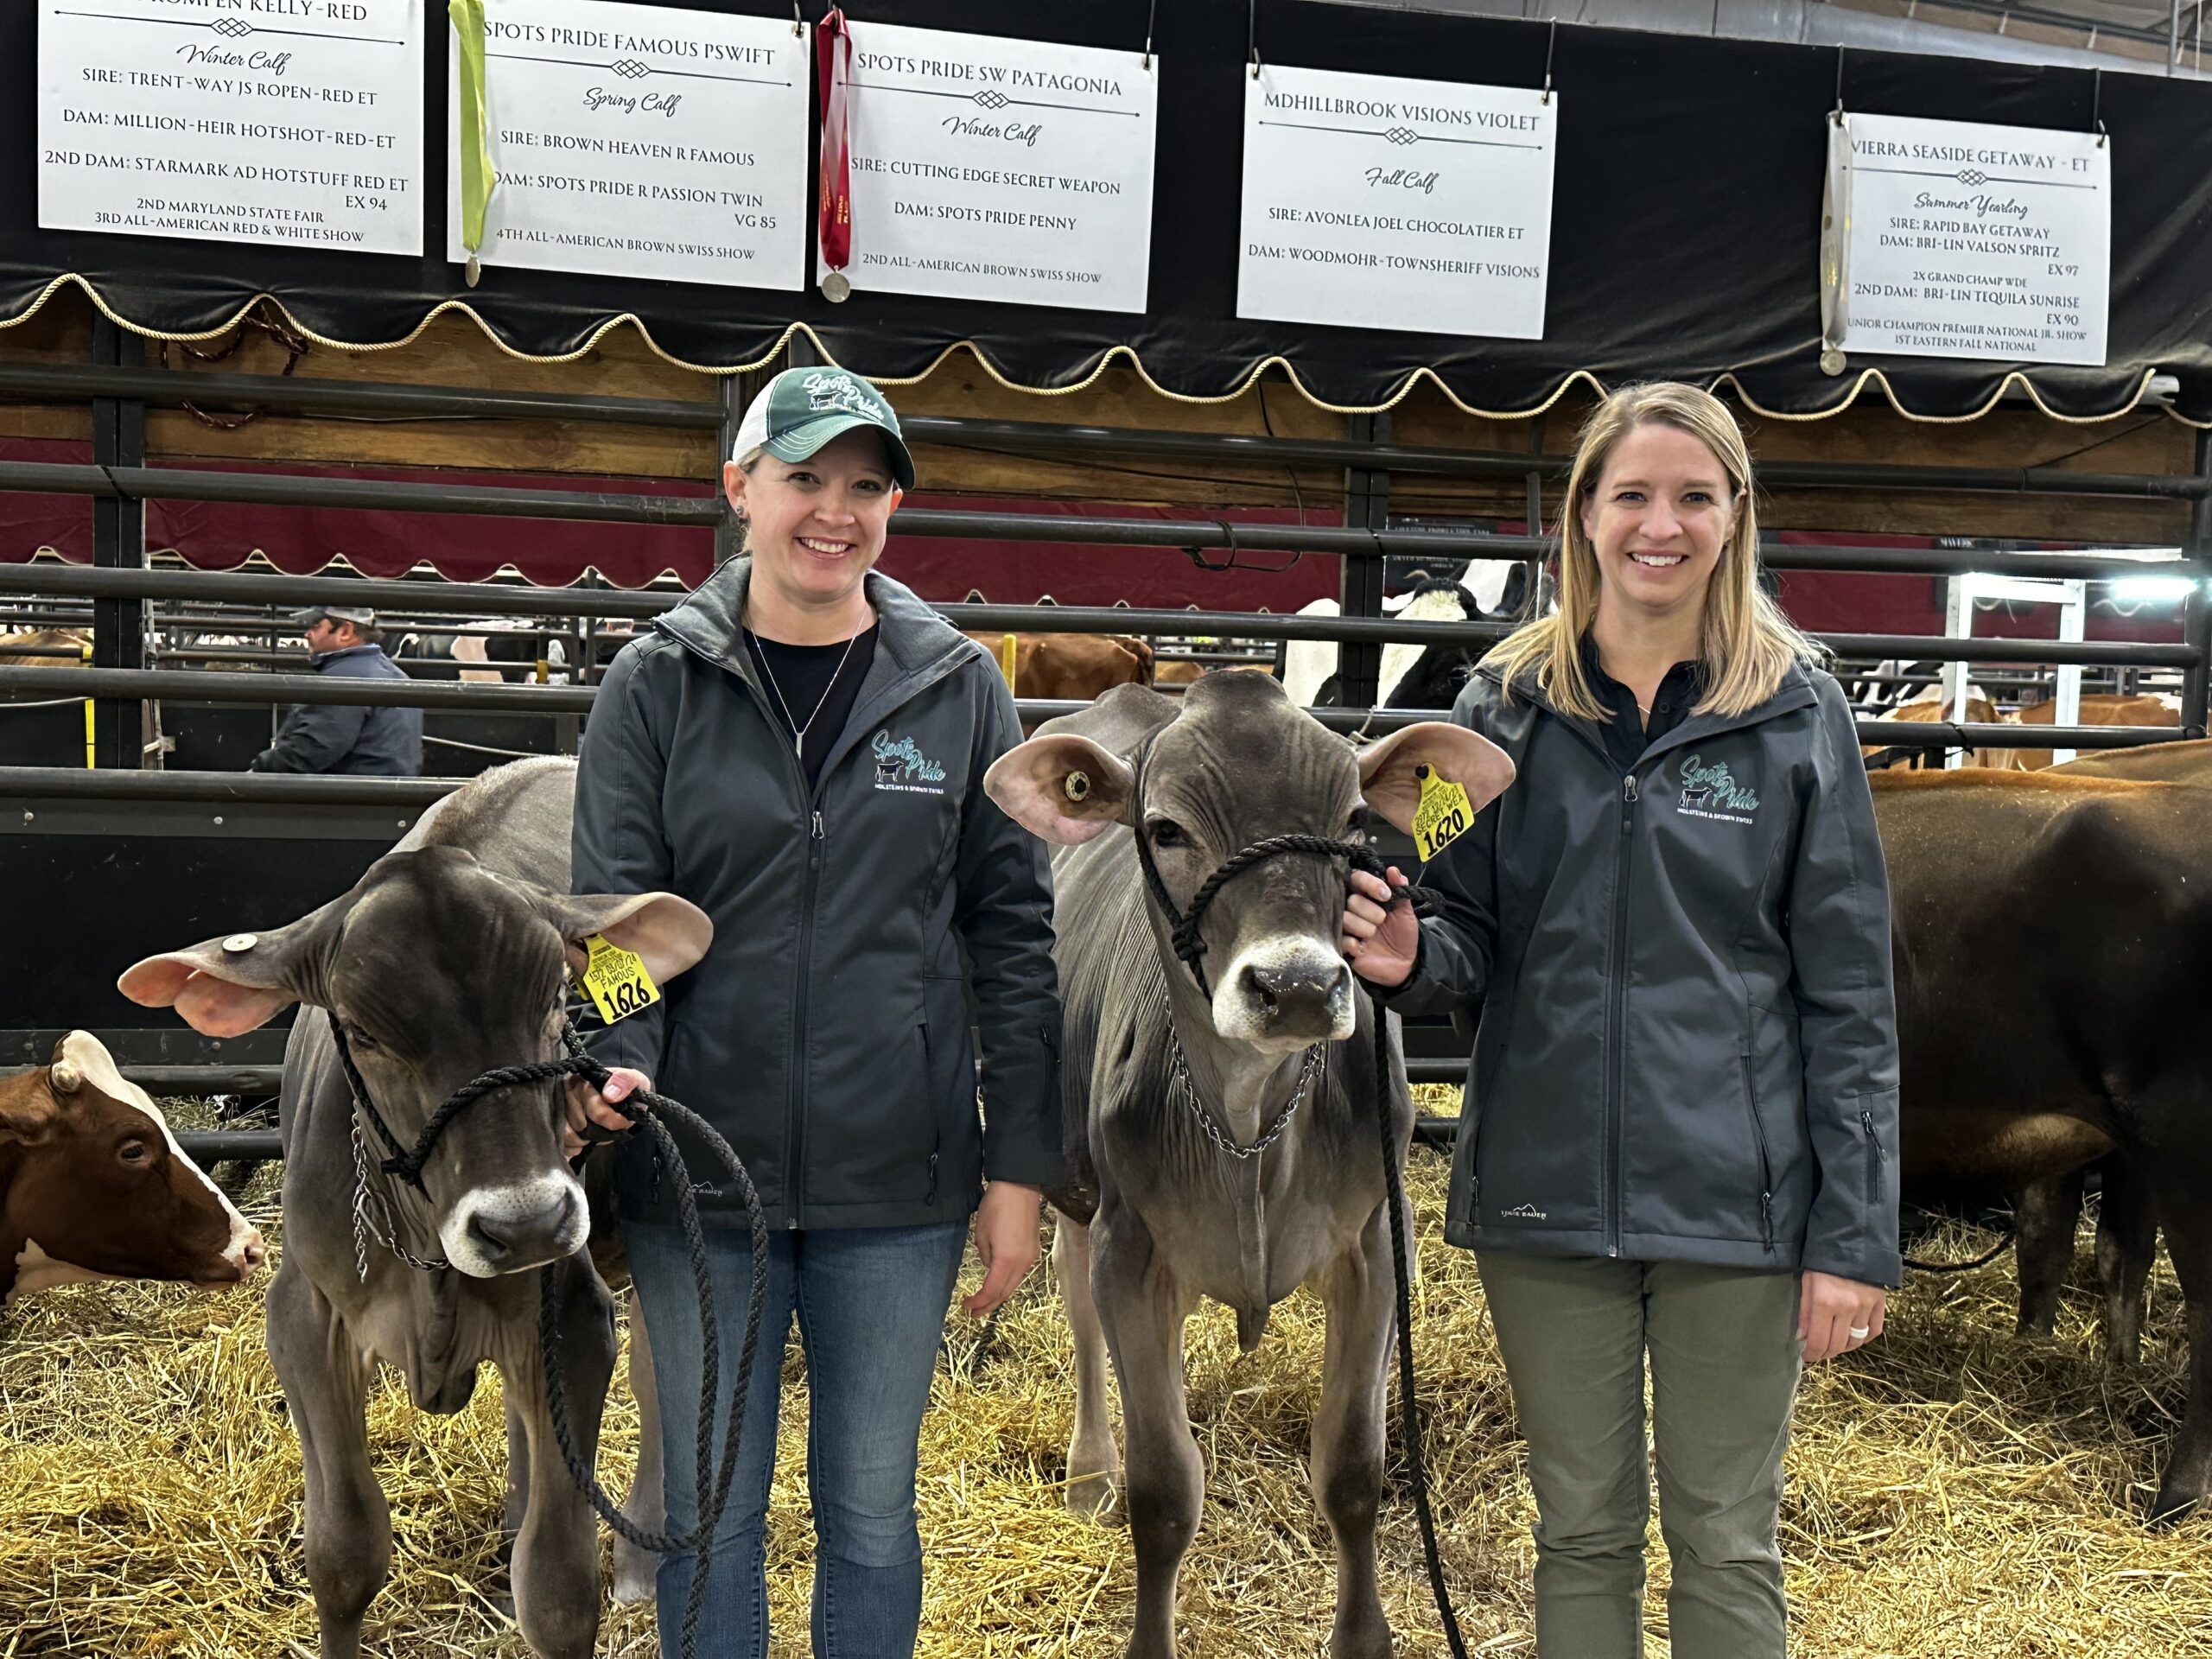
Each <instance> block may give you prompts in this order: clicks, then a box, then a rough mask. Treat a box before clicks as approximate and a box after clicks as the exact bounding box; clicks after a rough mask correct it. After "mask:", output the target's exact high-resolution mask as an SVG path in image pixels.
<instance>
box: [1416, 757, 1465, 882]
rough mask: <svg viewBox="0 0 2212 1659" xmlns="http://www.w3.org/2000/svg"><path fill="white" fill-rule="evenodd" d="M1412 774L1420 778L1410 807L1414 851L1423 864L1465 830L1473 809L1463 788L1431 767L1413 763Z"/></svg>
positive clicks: (1463, 833) (1462, 834)
mask: <svg viewBox="0 0 2212 1659" xmlns="http://www.w3.org/2000/svg"><path fill="white" fill-rule="evenodd" d="M1414 777H1416V778H1418V779H1421V800H1420V803H1419V804H1417V805H1416V806H1415V807H1414V851H1415V852H1417V853H1418V854H1420V855H1421V862H1422V863H1424V864H1426V863H1427V862H1428V861H1430V860H1431V859H1433V858H1434V857H1435V856H1436V855H1438V854H1439V853H1440V852H1442V851H1443V850H1444V849H1446V847H1449V846H1450V845H1451V844H1452V842H1455V841H1457V840H1458V839H1459V837H1460V836H1464V835H1465V834H1466V833H1467V829H1468V827H1469V826H1470V825H1471V824H1472V823H1474V821H1475V809H1474V806H1473V804H1472V803H1471V802H1470V801H1469V800H1468V799H1467V791H1465V789H1463V788H1461V787H1460V786H1459V785H1458V784H1455V783H1452V782H1450V781H1449V780H1448V779H1443V778H1440V777H1438V776H1437V775H1436V772H1435V769H1434V768H1433V767H1430V766H1416V767H1415V768H1414Z"/></svg>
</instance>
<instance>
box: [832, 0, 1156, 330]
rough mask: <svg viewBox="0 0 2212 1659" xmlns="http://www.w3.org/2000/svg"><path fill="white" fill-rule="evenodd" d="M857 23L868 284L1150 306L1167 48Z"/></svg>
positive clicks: (864, 284) (856, 93) (855, 111)
mask: <svg viewBox="0 0 2212 1659" xmlns="http://www.w3.org/2000/svg"><path fill="white" fill-rule="evenodd" d="M852 31H853V70H852V80H851V95H850V99H849V109H850V111H851V114H850V121H851V127H850V135H851V142H852V156H853V161H852V196H853V252H852V262H851V264H849V265H848V266H847V267H846V271H845V274H846V276H847V277H849V278H850V279H851V282H852V284H853V287H854V288H855V289H857V290H860V291H863V292H865V291H868V290H874V291H877V292H891V293H899V294H935V295H940V296H945V297H947V298H952V299H963V300H1003V301H1011V302H1014V303H1016V304H1021V305H1065V306H1077V307H1080V308H1084V309H1085V310H1092V311H1141V310H1143V309H1144V308H1145V304H1146V288H1147V279H1148V276H1149V273H1150V270H1151V265H1152V158H1153V132H1154V115H1155V113H1156V111H1157V110H1158V107H1159V91H1160V60H1159V58H1158V57H1156V56H1155V57H1154V59H1153V60H1152V61H1151V64H1150V66H1149V67H1147V66H1146V64H1145V62H1144V60H1143V59H1142V57H1141V55H1140V54H1137V53H1135V52H1109V51H1103V50H1098V49H1096V48H1090V47H1077V46H1053V45H1049V44H1041V43H1039V42H1037V41H1013V40H1002V39H1000V38H999V37H997V36H995V35H955V34H948V33H945V32H944V31H941V30H938V29H907V28H905V27H902V26H900V25H897V24H893V23H871V22H855V23H854V24H853V26H852Z"/></svg>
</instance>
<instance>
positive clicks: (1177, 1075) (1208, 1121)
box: [1167, 1018, 1325, 1162]
mask: <svg viewBox="0 0 2212 1659" xmlns="http://www.w3.org/2000/svg"><path fill="white" fill-rule="evenodd" d="M1324 1052H1325V1045H1324V1044H1321V1043H1316V1044H1314V1045H1313V1047H1311V1048H1309V1049H1307V1050H1306V1064H1305V1065H1304V1066H1303V1067H1301V1068H1300V1071H1299V1074H1298V1087H1297V1089H1296V1090H1295V1091H1294V1092H1293V1093H1292V1095H1291V1097H1290V1104H1288V1105H1287V1106H1286V1107H1284V1108H1283V1109H1282V1110H1281V1111H1280V1112H1278V1113H1276V1114H1275V1120H1274V1122H1272V1123H1270V1124H1269V1125H1268V1128H1267V1129H1266V1131H1265V1132H1264V1133H1262V1135H1260V1136H1259V1137H1258V1139H1256V1140H1255V1141H1253V1142H1252V1144H1251V1145H1249V1146H1240V1145H1238V1144H1237V1143H1236V1141H1233V1140H1231V1139H1230V1136H1229V1135H1228V1134H1227V1133H1226V1132H1225V1131H1224V1129H1223V1128H1222V1127H1221V1125H1220V1123H1219V1122H1217V1121H1216V1120H1215V1117H1214V1115H1213V1113H1211V1111H1209V1110H1207V1109H1206V1107H1205V1103H1204V1102H1202V1101H1200V1100H1199V1098H1198V1084H1196V1083H1195V1082H1193V1081H1192V1077H1191V1067H1190V1063H1189V1062H1188V1061H1186V1060H1185V1058H1183V1045H1182V1042H1181V1040H1180V1039H1178V1038H1177V1036H1176V1035H1175V1021H1174V1020H1173V1019H1172V1018H1171V1019H1170V1020H1168V1022H1167V1053H1168V1063H1169V1065H1170V1066H1171V1067H1172V1069H1173V1077H1174V1084H1175V1087H1176V1089H1177V1090H1178V1091H1179V1093H1180V1094H1181V1095H1182V1096H1183V1101H1184V1103H1185V1105H1187V1106H1188V1107H1189V1108H1190V1109H1191V1116H1193V1117H1195V1118H1196V1119H1198V1127H1199V1128H1201V1129H1204V1130H1205V1135H1206V1139H1207V1140H1209V1141H1212V1142H1213V1143H1214V1145H1215V1146H1216V1147H1218V1148H1220V1149H1221V1150H1222V1151H1223V1152H1225V1153H1227V1154H1229V1155H1230V1157H1231V1158H1234V1159H1236V1160H1238V1161H1239V1162H1242V1161H1243V1160H1246V1159H1248V1158H1256V1157H1258V1156H1259V1155H1260V1154H1262V1153H1263V1152H1265V1151H1266V1150H1267V1149H1268V1147H1272V1146H1273V1145H1274V1143H1275V1142H1276V1141H1279V1140H1281V1138H1282V1132H1283V1131H1284V1130H1285V1129H1287V1128H1289V1127H1290V1120H1291V1119H1292V1118H1294V1117H1295V1116H1298V1109H1299V1108H1300V1106H1303V1105H1304V1104H1305V1103H1306V1095H1307V1094H1308V1093H1309V1092H1310V1091H1311V1090H1312V1089H1313V1079H1314V1078H1316V1077H1319V1076H1320V1074H1321V1060H1322V1057H1323V1054H1324Z"/></svg>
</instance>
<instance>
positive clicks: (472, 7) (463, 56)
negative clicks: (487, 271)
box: [446, 0, 499, 288]
mask: <svg viewBox="0 0 2212 1659" xmlns="http://www.w3.org/2000/svg"><path fill="white" fill-rule="evenodd" d="M446 10H447V15H448V16H450V17H451V18H452V20H453V32H454V41H456V42H457V43H458V45H459V47H460V62H461V87H460V92H461V246H463V247H464V248H467V250H468V285H469V286H470V287H471V288H474V287H475V286H476V281H477V278H478V277H480V275H481V274H482V270H481V268H480V266H479V265H478V264H477V263H476V254H477V250H479V249H480V248H481V247H482V246H483V245H484V210H485V209H486V207H489V206H490V205H491V201H492V192H493V191H494V190H496V189H498V188H499V170H498V169H497V168H494V167H493V165H492V134H491V124H490V118H489V116H488V114H487V113H486V109H485V105H484V35H485V29H484V0H447V5H446Z"/></svg>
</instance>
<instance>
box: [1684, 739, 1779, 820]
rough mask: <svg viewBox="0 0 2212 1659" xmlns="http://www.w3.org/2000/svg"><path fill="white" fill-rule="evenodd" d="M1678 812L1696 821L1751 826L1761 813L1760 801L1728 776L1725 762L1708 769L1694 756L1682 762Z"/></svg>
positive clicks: (1755, 794) (1753, 793)
mask: <svg viewBox="0 0 2212 1659" xmlns="http://www.w3.org/2000/svg"><path fill="white" fill-rule="evenodd" d="M1675 810H1676V811H1677V812H1681V813H1683V814H1685V815H1686V816H1688V817H1693V818H1713V819H1717V820H1719V822H1720V823H1750V822H1751V815H1752V814H1753V813H1754V812H1757V811H1758V810H1759V798H1758V791H1755V790H1750V789H1746V788H1745V787H1744V786H1743V785H1741V784H1738V782H1737V781H1736V780H1735V779H1734V778H1732V776H1730V775H1729V772H1728V763H1727V762H1726V760H1722V761H1719V762H1717V763H1716V764H1714V765H1713V766H1707V765H1706V764H1705V763H1704V761H1703V760H1702V759H1701V758H1700V757H1699V756H1697V755H1692V756H1690V758H1689V759H1688V760H1686V761H1684V762H1683V763H1682V798H1681V800H1680V801H1678V802H1677V803H1676V804H1675Z"/></svg>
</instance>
